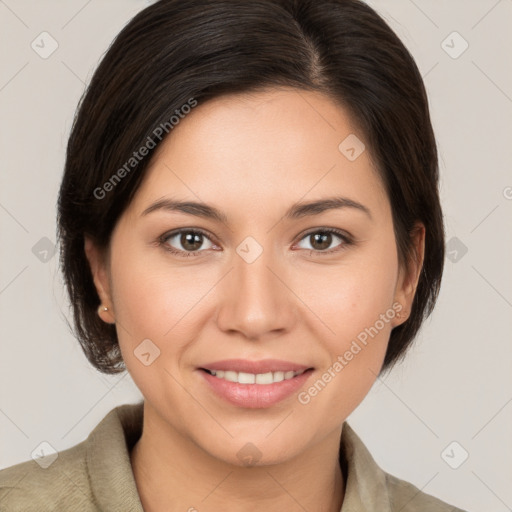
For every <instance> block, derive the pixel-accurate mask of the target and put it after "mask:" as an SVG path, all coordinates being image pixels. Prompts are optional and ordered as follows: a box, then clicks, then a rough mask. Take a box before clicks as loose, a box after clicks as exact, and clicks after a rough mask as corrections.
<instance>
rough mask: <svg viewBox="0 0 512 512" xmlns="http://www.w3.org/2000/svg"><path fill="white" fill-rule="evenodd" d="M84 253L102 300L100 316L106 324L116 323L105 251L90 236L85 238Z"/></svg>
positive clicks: (99, 308) (99, 310)
mask: <svg viewBox="0 0 512 512" xmlns="http://www.w3.org/2000/svg"><path fill="white" fill-rule="evenodd" d="M84 251H85V255H86V257H87V261H88V262H89V268H90V270H91V275H92V278H93V281H94V286H95V287H96V292H97V294H98V297H99V298H100V305H99V307H98V316H99V317H100V318H101V319H102V320H103V321H104V322H106V323H115V321H114V316H113V306H112V298H111V293H110V282H109V276H108V270H107V264H106V261H105V260H106V257H105V251H104V250H102V249H101V248H100V247H98V245H97V244H96V243H95V241H94V240H93V239H92V238H91V237H90V236H88V235H85V236H84Z"/></svg>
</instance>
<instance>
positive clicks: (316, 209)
mask: <svg viewBox="0 0 512 512" xmlns="http://www.w3.org/2000/svg"><path fill="white" fill-rule="evenodd" d="M341 208H353V209H356V210H359V211H361V212H363V213H365V214H366V215H367V216H368V217H369V218H370V219H373V217H372V214H371V211H370V209H369V208H368V207H366V206H364V205H363V204H361V203H358V202H357V201H354V200H352V199H349V198H347V197H329V198H325V199H320V200H317V201H310V202H308V203H296V204H293V205H292V206H291V207H290V208H289V209H288V210H287V211H286V213H285V214H284V218H285V219H299V218H302V217H306V216H313V215H319V214H321V213H323V212H325V211H327V210H334V209H341ZM156 210H167V211H177V212H181V213H186V214H189V215H194V216H196V217H203V218H205V219H213V220H217V221H220V222H222V223H224V224H227V223H228V218H227V216H226V214H224V213H223V212H221V211H219V210H218V209H217V208H215V207H214V206H211V205H209V204H207V203H198V202H196V201H178V200H176V199H168V198H165V199H159V200H158V201H156V202H154V203H153V204H151V205H150V206H148V208H146V209H145V210H144V211H143V212H142V214H141V216H144V215H148V214H150V213H151V212H154V211H156Z"/></svg>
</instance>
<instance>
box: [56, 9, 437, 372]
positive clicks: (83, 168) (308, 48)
mask: <svg viewBox="0 0 512 512" xmlns="http://www.w3.org/2000/svg"><path fill="white" fill-rule="evenodd" d="M278 86H287V87H290V86H291V87H296V88H300V89H306V90H312V91H319V92H321V93H324V94H326V95H328V96H329V97H331V98H333V99H335V100H336V101H338V102H339V103H340V104H343V105H344V106H345V107H346V108H347V109H348V111H349V112H350V114H351V115H352V117H353V120H354V121H356V122H357V123H358V124H359V126H360V127H361V129H362V134H363V135H364V137H365V138H364V140H365V144H366V145H367V146H368V149H369V151H370V154H371V155H372V158H373V160H374V162H376V164H377V168H378V172H379V174H380V176H381V178H382V180H383V183H384V184H385V188H386V192H387V194H388V197H389V200H390V204H391V208H392V214H393V225H394V232H395V237H396V243H397V250H398V254H399V260H400V264H401V265H403V264H404V263H405V262H407V261H409V260H410V258H411V257H414V252H413V245H412V241H411V233H412V232H413V230H414V226H415V223H416V222H417V221H420V222H422V223H423V224H424V225H425V227H426V239H425V259H424V263H423V267H422V271H421V275H420V277H419V282H418V286H417V290H416V295H415V298H414V302H413V306H412V310H411V313H410V316H409V318H408V319H407V321H406V322H404V323H403V324H401V325H399V326H397V327H395V328H394V329H393V330H392V332H391V335H390V340H389V345H388V350H387V353H386V356H385V360H384V365H383V369H382V370H383V371H384V370H388V369H389V368H391V366H392V365H393V364H394V363H395V362H397V361H398V360H399V359H400V358H401V357H403V355H404V354H405V351H406V349H407V347H408V346H409V345H410V344H411V342H412V340H413V339H414V337H415V335H416V333H417V331H418V330H419V328H420V326H421V324H422V322H423V320H424V319H425V318H426V317H427V316H428V315H430V313H431V312H432V310H433V307H434V304H435V302H436V299H437V296H438V293H439V288H440V284H441V277H442V271H443V262H444V228H443V217H442V211H441V206H440V201H439V194H438V162H437V150H436V144H435V138H434V134H433V131H432V126H431V121H430V116H429V109H428V101H427V96H426V92H425V88H424V85H423V81H422V78H421V75H420V73H419V71H418V68H417V66H416V64H415V63H414V60H413V58H412V57H411V55H410V53H409V52H408V51H407V49H406V48H405V47H404V45H403V44H402V43H401V42H400V40H399V39H398V37H397V36H396V35H395V34H394V32H393V31H392V30H391V28H390V27H389V26H388V25H387V24H386V23H385V21H384V20H383V19H382V18H381V17H380V16H379V15H378V14H377V13H376V12H375V11H374V10H373V9H371V8H370V7H369V6H368V5H366V4H364V3H363V2H361V1H358V0H251V1H247V0H187V1H183V0H160V1H159V2H156V3H155V4H153V5H151V6H150V7H147V8H146V9H144V10H143V11H141V12H140V13H138V14H137V15H136V16H135V17H134V18H133V19H132V20H131V21H130V22H129V23H128V24H127V25H126V27H125V28H124V29H123V30H122V31H121V32H120V33H119V34H118V36H117V37H116V38H115V40H114V42H113V43H112V45H111V46H110V48H109V49H108V51H107V52H106V54H105V56H104V57H103V59H102V61H101V63H100V64H99V66H98V68H97V70H96V71H95V73H94V75H93V77H92V80H91V82H90V85H89V87H88V89H87V91H86V92H85V93H84V95H83V97H82V99H81V101H80V105H79V107H78V109H77V114H76V117H75V121H74V124H73V128H72V131H71V135H70V137H69V142H68V147H67V155H66V164H65V170H64V176H63V180H62V184H61V188H60V194H59V200H58V239H59V242H60V257H61V264H62V270H63V274H64V279H65V283H66V286H67V290H68V293H69V296H70V299H71V304H72V308H73V316H74V324H75V333H76V336H77V338H78V340H79V342H80V344H81V346H82V348H83V350H84V352H85V355H86V356H87V358H88V360H89V361H90V362H91V363H92V364H93V365H94V366H95V367H96V368H97V369H98V370H100V371H102V372H104V373H117V372H120V371H123V370H124V369H125V366H124V363H123V360H122V356H121V352H120V350H119V345H118V340H117V335H116V330H115V326H113V325H110V324H106V323H104V322H103V321H102V320H101V319H100V318H99V317H98V315H97V308H98V306H99V298H98V295H97V292H96V289H95V286H94V283H93V280H92V275H91V272H90V268H89V265H88V262H87V259H86V256H85V252H84V234H85V233H87V234H89V235H91V236H92V237H93V238H94V239H95V240H96V242H97V243H98V244H99V245H100V246H101V247H104V248H108V245H109V240H110V235H111V233H112V231H113V229H114V226H115V224H116V222H117V220H118V219H119V216H120V215H121V214H122V213H123V211H124V209H125V208H126V207H127V206H128V204H129V202H130V200H131V198H132V197H133V195H134V193H135V192H136V190H137V188H138V187H139V185H140V183H141V180H142V179H143V177H144V174H145V170H146V169H147V167H148V164H149V162H150V160H151V154H152V153H153V152H154V151H155V149H154V148H155V147H157V146H158V145H159V144H160V143H161V140H164V138H165V137H162V138H161V139H160V140H158V138H157V137H155V130H157V129H158V127H165V134H167V132H169V133H170V132H171V129H172V123H170V122H169V120H170V119H171V117H172V116H174V118H176V119H177V117H178V114H179V111H181V109H182V107H183V106H184V105H186V104H187V103H189V102H190V100H191V98H193V100H194V101H197V102H199V103H202V102H205V101H207V100H208V99H211V98H214V97H217V96H220V95H224V94H229V93H243V92H251V91H257V90H258V89H262V88H268V87H278ZM177 111H178V112H177ZM178 122H179V121H178ZM160 131H162V130H160ZM170 136H172V133H171V135H170ZM150 138H151V140H152V141H153V142H154V144H152V146H153V147H152V148H151V149H149V154H148V156H147V157H145V158H141V159H140V161H139V160H136V161H135V160H130V159H131V158H132V157H133V153H134V152H135V151H137V150H138V149H139V148H141V147H143V146H149V144H148V141H149V139H150ZM155 138H156V139H157V140H156V141H155ZM340 142H341V141H340ZM126 162H130V166H131V167H129V168H127V167H126ZM123 166H124V169H125V171H126V172H124V173H121V171H119V172H120V173H121V174H122V179H120V180H117V181H115V182H112V177H113V175H114V174H115V173H116V172H117V171H118V170H120V169H121V168H123ZM118 176H119V174H118ZM107 182H109V183H111V185H112V186H108V193H103V192H102V193H99V192H98V191H99V190H103V191H104V190H106V189H104V188H102V186H103V185H104V184H105V183H107Z"/></svg>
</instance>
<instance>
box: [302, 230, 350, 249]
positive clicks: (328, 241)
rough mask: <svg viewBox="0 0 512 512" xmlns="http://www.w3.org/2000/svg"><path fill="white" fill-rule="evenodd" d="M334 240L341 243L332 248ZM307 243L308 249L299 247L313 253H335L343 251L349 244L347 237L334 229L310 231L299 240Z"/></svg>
mask: <svg viewBox="0 0 512 512" xmlns="http://www.w3.org/2000/svg"><path fill="white" fill-rule="evenodd" d="M336 239H338V240H339V241H341V243H338V244H337V245H335V246H334V248H332V245H333V243H335V242H336ZM302 241H306V242H308V243H309V247H307V246H306V247H304V246H302V247H301V246H300V243H299V247H301V248H302V249H309V250H310V251H315V252H327V253H330V252H335V251H338V250H341V249H344V248H345V247H346V246H348V245H350V244H351V241H350V239H349V237H348V236H347V235H345V234H343V233H341V232H339V231H338V230H334V229H318V230H317V231H311V232H309V233H307V234H306V235H305V236H304V237H303V238H302V240H301V242H302Z"/></svg>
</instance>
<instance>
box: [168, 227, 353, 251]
mask: <svg viewBox="0 0 512 512" xmlns="http://www.w3.org/2000/svg"><path fill="white" fill-rule="evenodd" d="M183 233H192V234H194V235H202V236H204V237H206V238H207V239H208V240H210V236H209V235H208V233H206V232H205V231H203V230H201V229H197V228H195V229H191V228H182V229H178V230H176V231H171V232H169V233H165V234H163V235H162V236H161V237H160V238H159V239H158V245H159V246H161V247H162V248H163V249H164V250H166V251H168V252H170V253H171V254H174V255H177V256H179V257H182V258H189V257H190V256H200V255H201V253H202V252H204V250H199V251H182V250H179V249H174V248H173V247H171V246H170V245H168V244H167V241H168V240H169V239H170V238H173V237H175V236H176V235H181V234H183ZM316 233H322V234H328V233H332V234H333V235H336V236H337V237H339V238H341V240H343V243H342V244H341V245H340V246H338V247H337V248H334V249H328V250H325V251H320V250H314V249H303V250H305V251H309V255H310V256H311V255H312V254H322V255H324V254H333V253H336V252H341V251H343V250H345V249H347V248H348V247H349V246H350V245H354V243H355V242H354V240H353V239H352V238H351V237H350V236H348V235H347V234H345V233H344V232H342V231H340V230H338V229H334V228H315V229H314V230H311V231H308V232H307V233H305V234H304V235H303V236H302V238H301V239H300V240H299V242H300V241H302V240H304V239H305V238H307V237H308V236H311V235H313V234H316ZM210 242H211V240H210ZM212 243H213V242H212Z"/></svg>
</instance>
